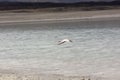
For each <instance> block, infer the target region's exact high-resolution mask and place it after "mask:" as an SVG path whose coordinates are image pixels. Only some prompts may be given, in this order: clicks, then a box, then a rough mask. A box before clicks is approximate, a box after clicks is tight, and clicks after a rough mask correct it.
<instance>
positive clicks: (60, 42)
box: [58, 39, 72, 45]
mask: <svg viewBox="0 0 120 80" xmlns="http://www.w3.org/2000/svg"><path fill="white" fill-rule="evenodd" d="M65 42H72V40H70V39H63V40H61V41H59V43H58V45H61V44H63V43H65Z"/></svg>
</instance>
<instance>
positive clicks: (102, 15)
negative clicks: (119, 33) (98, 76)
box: [0, 9, 120, 23]
mask: <svg viewBox="0 0 120 80" xmlns="http://www.w3.org/2000/svg"><path fill="white" fill-rule="evenodd" d="M109 18H120V10H119V9H117V10H101V11H76V12H70V11H69V12H56V13H55V12H50V13H48V12H46V13H43V12H38V13H37V12H33V13H25V12H23V13H13V12H7V13H5V12H3V13H1V14H0V23H23V22H50V21H72V20H88V19H91V20H93V19H104V20H105V19H107V20H108V19H109Z"/></svg>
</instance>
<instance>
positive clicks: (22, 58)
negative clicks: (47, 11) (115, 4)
mask: <svg viewBox="0 0 120 80" xmlns="http://www.w3.org/2000/svg"><path fill="white" fill-rule="evenodd" d="M64 38H68V39H71V40H72V41H73V42H72V43H65V44H62V45H57V43H58V41H59V40H62V39H64ZM0 70H3V71H4V70H6V71H9V70H11V71H18V72H31V73H44V74H64V75H93V76H101V77H105V78H112V79H113V80H118V79H120V77H119V74H120V19H111V20H83V21H82V20H80V21H79V20H78V21H68V22H67V21H66V22H48V23H47V22H44V23H43V22H31V23H29V22H28V23H9V24H0Z"/></svg>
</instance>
